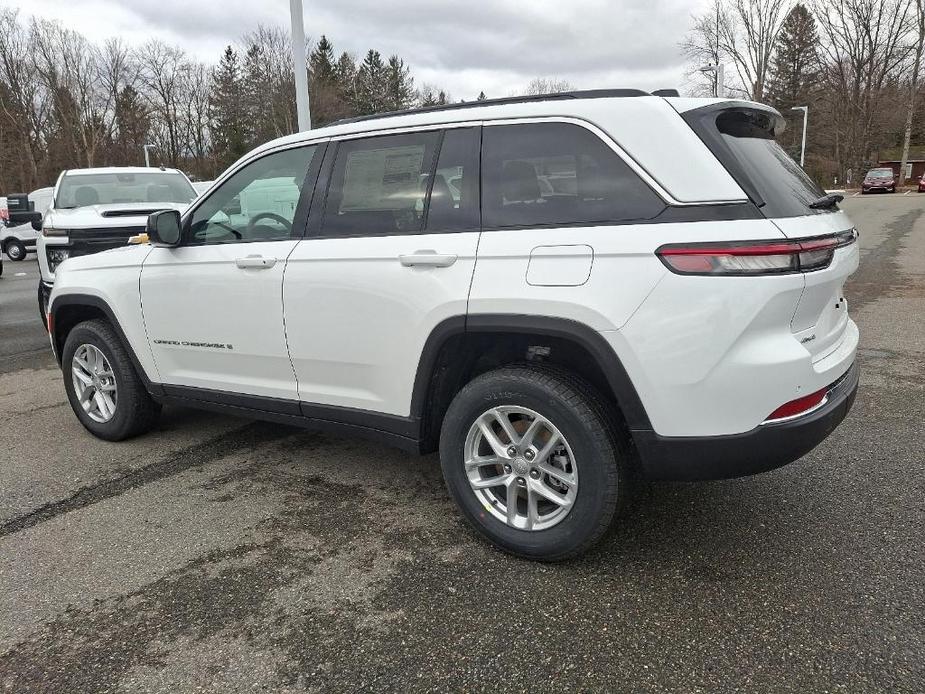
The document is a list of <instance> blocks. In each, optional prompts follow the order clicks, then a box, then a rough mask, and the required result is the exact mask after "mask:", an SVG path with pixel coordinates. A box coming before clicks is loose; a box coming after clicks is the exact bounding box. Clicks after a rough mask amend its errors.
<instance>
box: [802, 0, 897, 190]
mask: <svg viewBox="0 0 925 694" xmlns="http://www.w3.org/2000/svg"><path fill="white" fill-rule="evenodd" d="M813 9H814V12H815V15H816V20H817V22H818V24H819V28H820V34H821V37H822V41H821V44H822V45H821V56H822V59H823V62H824V66H823V73H824V75H825V79H826V81H827V85H826V87H827V88H826V92H827V95H828V99H829V102H830V103H829V110H830V113H831V123H830V127H831V128H832V129H833V136H834V140H835V143H834V149H835V161H836V162H837V165H838V168H839V173H840V174H842V175H844V174H845V173H846V171H847V170H848V169H852V170H855V171H858V170H860V168H862V167H863V166H864V165H866V164H868V163H870V162H871V159H872V155H873V152H872V147H873V145H874V141H873V140H874V138H873V134H874V126H875V124H876V123H878V122H881V121H883V120H885V119H887V118H888V117H889V116H891V115H892V114H893V113H894V112H895V107H893V108H891V106H890V103H889V101H888V100H887V99H885V98H884V96H885V95H886V94H888V93H889V91H890V90H891V89H896V88H897V87H898V83H899V81H900V79H901V78H902V77H903V73H904V70H905V68H906V59H907V58H908V55H909V50H910V49H909V46H907V45H906V40H907V39H908V36H909V32H910V29H911V21H910V20H911V18H912V8H911V6H910V3H909V2H908V0H815V2H814V4H813Z"/></svg>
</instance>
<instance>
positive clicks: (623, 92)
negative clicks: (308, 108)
mask: <svg viewBox="0 0 925 694" xmlns="http://www.w3.org/2000/svg"><path fill="white" fill-rule="evenodd" d="M632 96H650V94H649V93H648V92H644V91H642V90H641V89H585V90H579V91H573V92H558V93H556V94H533V95H530V96H505V97H502V98H500V99H483V100H482V101H462V102H459V103H455V104H442V105H439V106H422V107H420V108H409V109H406V110H404V111H387V112H385V113H373V114H370V115H368V116H356V117H354V118H342V119H341V120H339V121H335V122H333V123H331V125H344V124H346V123H360V122H362V121H367V120H376V119H378V118H393V117H395V116H410V115H414V114H417V113H433V112H434V111H452V110H454V109H458V108H480V107H482V106H502V105H504V104H523V103H529V102H532V101H552V100H559V99H613V98H621V97H632Z"/></svg>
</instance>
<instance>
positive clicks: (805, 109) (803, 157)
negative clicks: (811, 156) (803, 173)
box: [790, 106, 809, 168]
mask: <svg viewBox="0 0 925 694" xmlns="http://www.w3.org/2000/svg"><path fill="white" fill-rule="evenodd" d="M790 110H791V111H802V112H803V144H801V145H800V168H805V167H804V164H805V163H806V125H807V122H808V120H809V106H793V107H792V108H791V109H790Z"/></svg>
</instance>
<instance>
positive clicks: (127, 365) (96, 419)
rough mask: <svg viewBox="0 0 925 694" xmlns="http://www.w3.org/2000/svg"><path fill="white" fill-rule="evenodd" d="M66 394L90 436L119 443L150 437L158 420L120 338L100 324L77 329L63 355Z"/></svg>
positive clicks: (157, 409)
mask: <svg viewBox="0 0 925 694" xmlns="http://www.w3.org/2000/svg"><path fill="white" fill-rule="evenodd" d="M61 369H62V371H63V372H64V388H65V390H66V391H67V397H68V400H69V401H70V403H71V408H72V409H73V410H74V413H75V414H76V415H77V418H78V419H79V420H80V423H81V424H83V425H84V427H85V428H86V429H87V430H88V431H89V432H90V433H91V434H93V435H94V436H97V437H99V438H101V439H105V440H107V441H122V440H123V439H127V438H130V437H132V436H137V435H138V434H142V433H144V432H146V431H149V430H150V429H151V428H152V427H153V426H154V425H155V424H156V423H157V419H158V416H159V415H160V410H161V408H160V405H158V404H157V403H156V402H154V400H152V399H151V396H150V395H149V394H148V392H147V390H145V386H144V384H143V383H142V382H141V379H140V378H139V377H138V374H137V373H136V372H135V367H134V366H133V365H132V362H131V359H130V358H129V355H128V352H127V351H126V349H125V346H124V345H123V344H122V341H121V340H120V339H119V336H118V335H116V333H115V331H114V330H113V329H112V327H111V326H110V325H109V323H107V322H105V321H103V320H91V321H86V322H84V323H80V324H78V325H77V326H75V327H74V328H73V329H72V330H71V332H70V333H69V334H68V336H67V340H66V341H65V343H64V349H63V350H62V352H61Z"/></svg>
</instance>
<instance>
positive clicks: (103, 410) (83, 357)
mask: <svg viewBox="0 0 925 694" xmlns="http://www.w3.org/2000/svg"><path fill="white" fill-rule="evenodd" d="M71 377H72V379H73V381H74V392H75V393H76V394H77V400H78V402H79V403H80V406H81V407H82V408H83V410H84V412H86V413H87V416H88V417H90V419H92V420H93V421H94V422H100V423H101V424H102V423H105V422H108V421H109V420H110V419H112V418H113V416H114V415H115V414H116V404H117V398H118V389H117V387H116V377H115V374H114V373H113V370H112V367H111V366H110V365H109V360H107V359H106V355H104V354H103V352H102V351H100V350H99V349H98V348H97V347H96V346H94V345H90V344H82V345H80V346H79V347H78V348H77V350H76V351H75V352H74V357H73V359H71Z"/></svg>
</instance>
